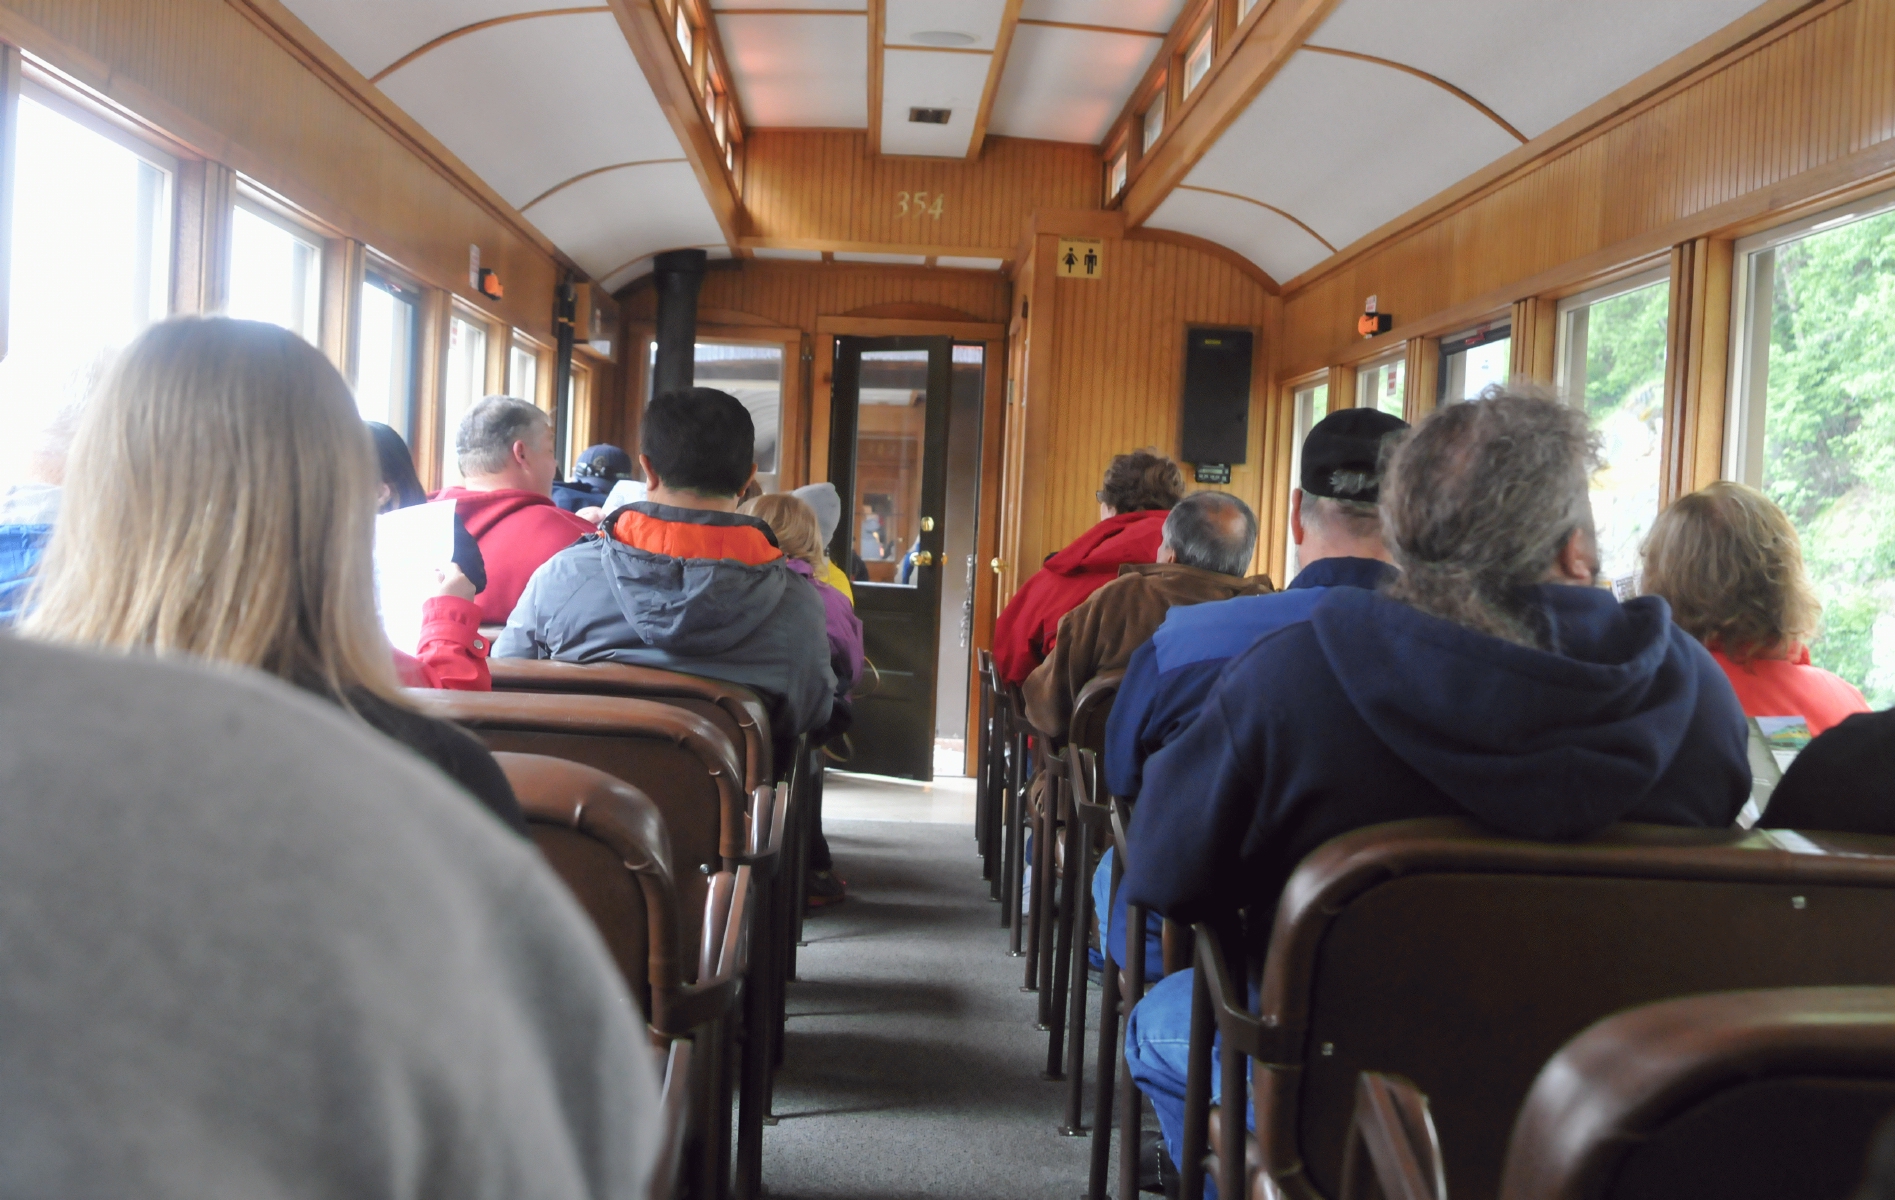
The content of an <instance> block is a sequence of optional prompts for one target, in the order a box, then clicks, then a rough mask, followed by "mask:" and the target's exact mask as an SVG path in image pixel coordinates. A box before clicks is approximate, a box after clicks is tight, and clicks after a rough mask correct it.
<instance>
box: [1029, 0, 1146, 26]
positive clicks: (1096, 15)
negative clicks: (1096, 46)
mask: <svg viewBox="0 0 1895 1200" xmlns="http://www.w3.org/2000/svg"><path fill="white" fill-rule="evenodd" d="M1183 8H1184V0H1025V2H1024V3H1022V4H1021V5H1020V15H1021V16H1022V17H1024V18H1027V19H1030V20H1034V21H1062V22H1065V23H1066V24H1069V25H1110V26H1112V27H1113V28H1115V29H1144V30H1149V31H1151V32H1154V33H1165V32H1168V31H1169V30H1170V29H1171V23H1172V22H1173V21H1176V20H1177V19H1178V13H1179V12H1180V11H1182V10H1183Z"/></svg>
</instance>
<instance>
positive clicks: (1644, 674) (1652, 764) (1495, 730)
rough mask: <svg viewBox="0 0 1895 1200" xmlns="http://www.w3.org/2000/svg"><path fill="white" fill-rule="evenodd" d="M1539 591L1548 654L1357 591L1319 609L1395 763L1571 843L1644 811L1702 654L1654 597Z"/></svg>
mask: <svg viewBox="0 0 1895 1200" xmlns="http://www.w3.org/2000/svg"><path fill="white" fill-rule="evenodd" d="M1535 592H1536V595H1537V598H1538V603H1539V605H1540V609H1541V611H1542V613H1544V615H1545V618H1546V625H1547V628H1548V629H1549V630H1550V631H1551V635H1552V638H1551V640H1552V645H1553V647H1554V648H1553V649H1552V650H1550V651H1548V650H1538V649H1533V648H1531V647H1527V646H1520V645H1516V644H1514V643H1511V642H1507V641H1503V640H1501V639H1499V638H1495V637H1490V636H1488V635H1486V634H1482V633H1477V632H1475V631H1473V630H1471V629H1467V628H1465V627H1463V626H1460V625H1456V624H1454V623H1452V622H1450V621H1444V620H1442V619H1440V618H1438V617H1433V616H1429V615H1427V614H1425V613H1422V612H1420V611H1418V610H1417V609H1414V608H1411V607H1410V606H1408V605H1406V604H1404V603H1402V602H1400V601H1398V600H1393V599H1390V598H1388V597H1386V596H1383V595H1380V594H1378V593H1375V592H1370V591H1364V590H1362V589H1360V588H1334V589H1331V590H1329V591H1328V592H1325V593H1324V594H1323V596H1322V598H1321V600H1319V601H1318V602H1317V604H1316V608H1315V610H1314V612H1313V613H1312V615H1311V618H1310V619H1311V624H1312V625H1313V627H1314V629H1315V633H1316V638H1317V642H1318V644H1319V645H1320V646H1321V647H1322V652H1323V655H1324V657H1325V658H1326V659H1327V660H1328V663H1329V666H1330V667H1331V669H1332V670H1333V671H1334V672H1335V675H1336V679H1337V681H1338V682H1339V683H1340V684H1341V686H1342V689H1343V692H1344V693H1345V694H1346V695H1347V696H1348V698H1349V702H1350V704H1351V705H1352V706H1353V707H1354V708H1355V710H1356V712H1357V713H1358V714H1359V715H1360V716H1361V718H1362V720H1363V721H1364V722H1366V723H1367V725H1368V726H1369V728H1370V729H1371V730H1372V731H1373V732H1374V733H1375V735H1376V736H1377V737H1379V738H1380V739H1381V740H1382V741H1383V743H1385V744H1386V745H1387V746H1388V748H1389V749H1390V750H1391V751H1393V752H1394V754H1395V755H1396V756H1397V757H1399V758H1401V759H1402V760H1403V761H1404V762H1406V763H1407V764H1408V765H1409V766H1410V767H1412V768H1414V770H1415V771H1416V772H1417V773H1418V774H1420V775H1421V776H1422V777H1424V778H1425V779H1427V780H1428V781H1429V782H1430V783H1432V784H1434V785H1435V786H1436V787H1438V788H1440V789H1441V790H1442V791H1443V792H1445V793H1447V795H1448V796H1450V797H1452V798H1453V799H1454V800H1455V802H1456V803H1458V804H1460V805H1461V806H1462V807H1464V808H1466V809H1467V810H1468V811H1469V812H1470V813H1472V814H1473V815H1474V816H1476V817H1477V818H1479V819H1480V820H1481V821H1483V822H1485V823H1486V824H1488V825H1489V826H1491V827H1493V828H1495V829H1498V830H1500V831H1502V832H1503V833H1508V834H1513V835H1515V836H1523V837H1532V838H1541V839H1559V838H1570V837H1577V836H1579V835H1581V834H1583V833H1586V832H1589V831H1591V830H1594V829H1598V828H1601V827H1603V826H1605V825H1608V824H1610V823H1611V822H1613V821H1615V820H1618V819H1621V818H1622V817H1623V816H1624V815H1625V814H1626V813H1627V812H1630V811H1631V810H1632V809H1634V808H1635V807H1637V806H1638V803H1639V801H1640V800H1642V799H1643V798H1644V797H1645V795H1646V794H1647V793H1648V792H1650V791H1651V788H1652V785H1653V784H1655V783H1656V782H1657V781H1658V779H1659V777H1660V776H1662V775H1663V774H1664V773H1665V771H1666V769H1667V768H1669V767H1670V765H1671V762H1672V759H1673V758H1674V757H1675V756H1676V755H1677V753H1678V750H1679V747H1680V746H1681V745H1682V744H1683V742H1684V739H1685V737H1686V736H1687V732H1688V731H1689V730H1690V728H1691V725H1692V720H1693V716H1694V714H1695V712H1696V709H1697V706H1698V700H1699V697H1698V690H1699V683H1700V681H1701V680H1702V679H1703V678H1705V676H1704V675H1703V674H1702V673H1701V671H1700V666H1701V664H1700V663H1698V662H1697V661H1696V658H1695V655H1701V654H1703V653H1704V651H1703V648H1702V647H1701V646H1698V645H1697V643H1696V642H1695V641H1693V640H1692V639H1691V637H1690V635H1689V634H1686V633H1684V631H1683V630H1680V629H1678V628H1677V626H1675V625H1673V624H1672V621H1671V610H1670V609H1669V608H1668V607H1667V606H1666V604H1665V602H1664V601H1663V600H1661V599H1659V598H1658V597H1656V596H1645V597H1640V598H1639V599H1636V600H1632V601H1630V602H1629V603H1626V604H1620V603H1619V602H1618V601H1617V600H1616V599H1615V598H1614V597H1613V596H1612V594H1611V593H1610V592H1607V591H1605V590H1603V589H1600V588H1588V587H1572V586H1562V585H1553V584H1549V585H1543V586H1541V587H1539V588H1536V589H1535Z"/></svg>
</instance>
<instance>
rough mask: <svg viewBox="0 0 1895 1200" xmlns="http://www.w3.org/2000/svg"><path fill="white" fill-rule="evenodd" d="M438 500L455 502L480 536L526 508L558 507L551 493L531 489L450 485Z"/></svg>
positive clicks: (465, 521) (438, 494)
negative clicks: (490, 488)
mask: <svg viewBox="0 0 1895 1200" xmlns="http://www.w3.org/2000/svg"><path fill="white" fill-rule="evenodd" d="M434 499H436V500H452V501H454V511H455V512H457V513H459V514H460V518H461V523H462V524H464V525H466V526H467V532H469V533H471V534H473V535H474V536H475V537H476V538H482V537H486V536H487V531H488V530H490V529H492V528H493V527H494V526H495V525H498V524H499V523H500V522H502V521H504V520H506V519H507V518H508V517H510V516H512V515H513V514H514V513H517V512H519V511H520V510H521V509H523V508H533V507H535V506H537V505H541V504H544V505H548V506H551V507H555V508H556V507H558V506H557V505H554V504H553V498H552V497H551V496H547V495H542V494H541V493H539V492H529V491H527V490H526V489H525V488H497V489H495V490H494V491H491V492H478V491H475V490H473V489H472V488H464V487H448V488H442V489H441V490H440V491H438V492H436V493H435V494H434Z"/></svg>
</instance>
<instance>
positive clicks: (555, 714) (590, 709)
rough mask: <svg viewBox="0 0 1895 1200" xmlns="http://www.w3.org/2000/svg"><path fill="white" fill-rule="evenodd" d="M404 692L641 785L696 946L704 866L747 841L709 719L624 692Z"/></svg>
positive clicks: (484, 728) (486, 731) (739, 795)
mask: <svg viewBox="0 0 1895 1200" xmlns="http://www.w3.org/2000/svg"><path fill="white" fill-rule="evenodd" d="M409 695H411V696H413V697H414V698H415V700H416V702H417V703H418V704H419V706H420V707H421V708H422V710H423V711H425V712H427V713H429V714H430V715H432V716H436V717H441V718H444V719H446V720H449V721H454V722H456V723H458V724H460V725H464V726H466V727H467V728H468V729H469V730H471V731H472V732H473V733H474V734H475V736H477V737H479V738H480V740H481V741H483V742H485V743H486V745H487V748H488V749H490V750H494V751H513V752H516V753H521V754H543V755H550V756H551V757H553V758H563V759H567V760H568V761H571V762H576V763H583V764H585V765H587V766H590V767H596V768H598V769H599V770H601V771H604V772H605V773H606V774H608V775H611V776H613V777H614V778H617V779H620V780H623V781H624V782H626V783H629V784H631V785H632V786H633V787H636V788H637V789H638V790H639V791H641V792H643V793H644V794H645V796H646V797H648V798H649V799H650V800H651V802H652V804H653V806H654V807H656V809H657V810H658V813H659V815H660V816H661V817H663V819H664V824H665V829H666V832H667V833H668V834H669V836H670V841H671V855H672V859H671V861H672V878H673V881H674V883H675V886H676V888H677V896H678V913H679V925H680V933H681V935H682V937H683V938H684V941H683V945H685V946H693V947H694V946H696V945H697V944H698V938H699V935H700V934H701V932H702V930H703V913H704V898H705V895H706V887H707V880H708V878H709V874H710V873H712V872H715V871H717V870H719V869H720V868H729V867H732V866H733V865H734V864H735V863H736V861H737V860H738V859H740V858H742V857H743V856H744V854H745V839H746V822H745V809H746V804H745V800H746V797H745V793H744V789H743V767H742V766H741V765H740V764H741V761H742V760H741V759H740V758H739V751H738V749H737V748H736V747H735V746H733V745H731V743H730V742H729V740H728V739H726V738H725V737H724V735H723V734H721V733H719V732H718V731H717V730H716V729H715V728H713V727H712V726H711V724H710V723H709V722H708V721H706V720H705V719H704V718H703V717H700V716H698V715H697V714H696V713H693V712H690V711H687V710H685V709H682V708H679V707H676V706H674V705H670V704H661V703H658V702H656V701H651V700H634V699H630V698H628V697H624V696H586V695H578V694H571V695H553V694H544V693H528V692H444V691H425V690H414V691H411V692H410V693H409ZM686 959H687V962H688V960H689V956H688V955H687V956H686ZM688 969H689V968H688V966H687V971H688ZM691 978H695V976H691Z"/></svg>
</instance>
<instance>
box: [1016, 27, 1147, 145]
mask: <svg viewBox="0 0 1895 1200" xmlns="http://www.w3.org/2000/svg"><path fill="white" fill-rule="evenodd" d="M1158 46H1159V39H1157V38H1150V37H1140V36H1138V35H1136V34H1122V33H1096V32H1093V31H1091V30H1085V29H1054V28H1049V27H1047V26H1045V25H1021V26H1019V27H1018V28H1017V29H1016V30H1014V34H1013V49H1012V51H1011V52H1010V53H1009V54H1008V55H1007V65H1006V67H1005V69H1004V70H1002V71H1001V73H1000V89H999V91H998V92H997V93H996V94H995V96H994V108H993V114H992V116H991V117H990V118H989V119H988V122H987V128H988V130H989V132H992V133H998V134H1003V135H1006V136H1008V137H1024V138H1044V139H1046V140H1049V141H1055V142H1095V143H1096V142H1098V141H1099V140H1100V139H1101V138H1103V137H1104V136H1105V134H1106V130H1107V129H1109V128H1111V125H1112V121H1113V119H1114V118H1115V117H1117V116H1118V115H1119V110H1121V109H1123V108H1124V107H1125V98H1126V97H1127V96H1129V95H1130V94H1131V91H1132V88H1133V87H1135V86H1136V85H1137V83H1138V80H1139V77H1140V76H1141V75H1143V74H1144V73H1145V68H1146V67H1148V66H1150V65H1151V60H1152V58H1153V57H1154V56H1155V55H1157V53H1158Z"/></svg>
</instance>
